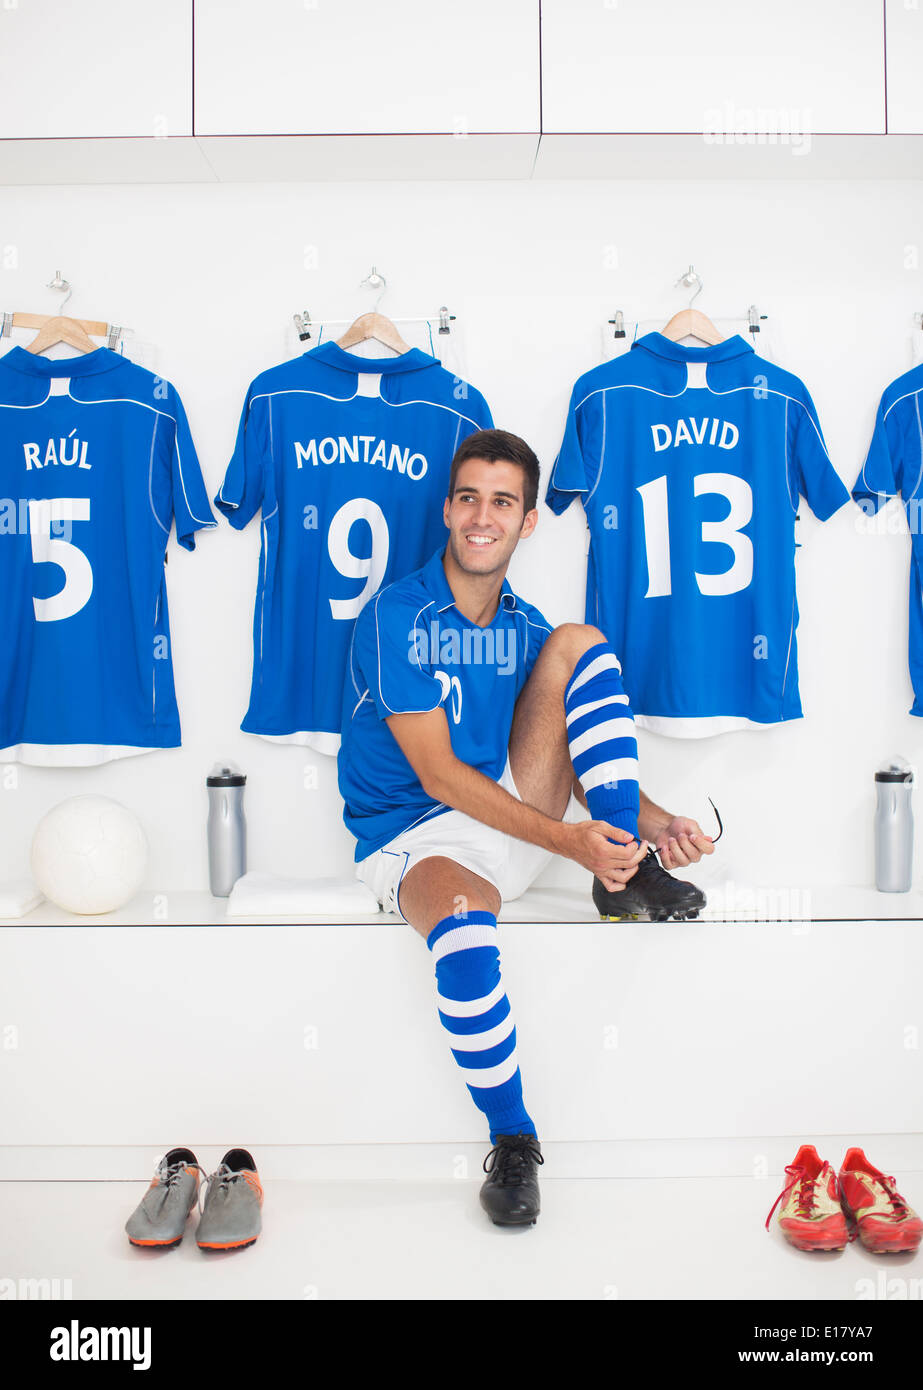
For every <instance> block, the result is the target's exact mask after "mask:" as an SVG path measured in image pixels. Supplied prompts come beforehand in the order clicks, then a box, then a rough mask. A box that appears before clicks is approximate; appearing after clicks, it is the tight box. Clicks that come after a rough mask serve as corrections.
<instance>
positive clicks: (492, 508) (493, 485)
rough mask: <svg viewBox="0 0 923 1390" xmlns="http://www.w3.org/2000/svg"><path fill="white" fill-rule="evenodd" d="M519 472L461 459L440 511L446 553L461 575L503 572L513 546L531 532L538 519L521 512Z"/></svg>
mask: <svg viewBox="0 0 923 1390" xmlns="http://www.w3.org/2000/svg"><path fill="white" fill-rule="evenodd" d="M524 480H525V479H524V475H523V470H522V469H521V468H520V467H518V465H517V464H515V463H507V462H506V461H505V460H503V459H498V460H497V462H496V463H488V462H487V461H486V459H479V458H471V459H466V460H465V462H464V463H463V464H462V465H461V466H460V468H459V470H458V474H457V476H456V479H455V494H454V496H453V497H452V498H451V500H450V499H449V498H446V501H445V506H444V508H443V517H444V519H445V524H446V526H447V527H448V528H449V541H448V544H449V547H450V549H451V552H452V557H453V559H454V560H455V563H456V564H457V565H458V567H459V569H462V570H464V571H465V572H466V573H467V574H494V573H495V572H496V571H497V570H505V569H506V566H507V565H508V564H509V560H510V556H511V555H512V553H513V551H514V550H515V549H516V545H517V543H518V542H519V540H520V539H521V538H523V537H524V536H530V535H531V534H532V532H533V531H534V530H535V525H536V522H537V521H538V513H537V512H536V511H535V510H534V509H533V510H532V511H530V512H525V511H524V502H523V495H522V489H523V482H524Z"/></svg>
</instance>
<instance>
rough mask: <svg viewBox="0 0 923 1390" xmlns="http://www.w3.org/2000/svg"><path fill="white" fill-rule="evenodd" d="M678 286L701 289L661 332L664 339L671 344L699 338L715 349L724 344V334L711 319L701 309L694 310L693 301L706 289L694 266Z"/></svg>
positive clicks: (679, 281) (681, 277) (679, 280)
mask: <svg viewBox="0 0 923 1390" xmlns="http://www.w3.org/2000/svg"><path fill="white" fill-rule="evenodd" d="M676 283H677V285H686V286H687V287H688V286H690V285H694V284H696V283H698V286H699V288H698V289H697V290H696V292H695V294H694V295H693V296H692V299H690V301H689V304H688V306H687V307H686V308H685V309H680V311H679V313H678V314H674V315H673V317H672V318H671V319H670V320H669V321H668V322H667V324H666V326H665V327H664V328H662V329H661V330H660V331H661V333H662V335H663V336H664V338H669V339H670V340H671V342H674V343H678V342H681V341H682V339H683V338H698V339H699V341H700V342H702V343H707V344H708V345H709V346H711V347H714V346H715V344H716V343H723V342H724V334H723V333H719V332H718V330H717V328H716V327H715V325H714V324H713V323H712V321H711V319H710V318H708V317H706V315H705V314H703V313H702V312H701V310H700V309H693V307H692V303H693V300H695V299H696V298H697V296H698V295H700V294H701V293H702V290H703V289H704V288H705V287H704V285H703V284H702V281H701V279H700V277H699V275H698V274H697V273H696V271H695V270H694V269H693V267H692V266H690V267H689V269H688V270H687V271H686V274H685V275H682V276H680V278H679V279H678V280H677V282H676Z"/></svg>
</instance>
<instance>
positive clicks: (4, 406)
mask: <svg viewBox="0 0 923 1390" xmlns="http://www.w3.org/2000/svg"><path fill="white" fill-rule="evenodd" d="M50 380H51V379H50V378H49V386H48V395H47V396H46V397H45V399H44V400H43V401H35V402H34V403H33V404H32V405H14V404H13V402H12V401H0V410H39V409H40V408H41V407H42V406H43V405H47V404H48V402H49V401H50V400H51V385H50ZM75 399H76V398H75Z"/></svg>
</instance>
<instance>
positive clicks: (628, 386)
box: [560, 380, 912, 492]
mask: <svg viewBox="0 0 923 1390" xmlns="http://www.w3.org/2000/svg"><path fill="white" fill-rule="evenodd" d="M697 389H699V390H703V389H704V390H706V391H708V393H709V395H712V396H733V395H735V394H736V392H738V391H756V390H760V391H763V392H764V393H765V394H766V395H768V396H781V397H782V399H783V400H785V401H792V402H793V403H794V404H795V405H800V406H801V409H802V410H803V411H804V413H805V415H807V417H808V419H809V420H810V421H811V424H812V425H813V426H814V432H815V434H816V435H817V438H818V442H819V443H820V447H821V448H822V449H823V451H824V457H825V458H826V460H827V462H828V463H830V462H831V459H830V455H829V454H828V453H827V446H826V444H825V443H824V437H823V435H822V434H821V432H820V430H819V429H818V427H817V425H816V424H815V421H814V417H813V415H812V414H811V412H810V411H809V410H808V408H807V406H806V405H805V403H804V401H799V399H798V397H797V396H790V395H789V394H788V392H787V391H776V390H775V389H774V388H773V387H771V386H760V387H758V388H757V387H756V386H732V387H730V388H729V389H728V390H727V391H716V390H715V389H714V387H713V386H709V385H708V384H707V383H706V385H705V387H704V388H702V387H699V388H697ZM688 390H689V382H688V380H687V382H686V385H685V386H684V387H683V389H682V391H677V392H675V393H674V394H672V395H671V394H669V392H667V391H655V390H654V388H653V387H652V386H639V385H638V384H637V382H634V381H626V382H624V383H621V382H620V383H618V384H616V385H614V386H599V387H597V388H596V390H595V391H589V392H587V394H586V395H585V396H584V398H583V400H582V401H579V402H578V404H577V405H575V406H574V414H576V413H577V411H578V410H580V408H581V407H582V406H584V405H586V403H587V401H588V400H590V398H591V397H593V396H600V395H604V394H605V392H607V391H646V392H647V393H648V395H650V396H659V397H660V398H661V400H664V401H676V400H679V397H680V396H683V395H685V393H686V392H687V391H688ZM908 394H912V392H908ZM902 399H903V397H902ZM896 404H897V402H896V401H895V405H896ZM601 471H602V470H600V472H601ZM560 490H561V492H581V491H582V489H581V488H566V487H565V488H561V489H560ZM594 490H595V489H594Z"/></svg>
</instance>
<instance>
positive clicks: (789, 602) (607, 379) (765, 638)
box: [545, 333, 849, 738]
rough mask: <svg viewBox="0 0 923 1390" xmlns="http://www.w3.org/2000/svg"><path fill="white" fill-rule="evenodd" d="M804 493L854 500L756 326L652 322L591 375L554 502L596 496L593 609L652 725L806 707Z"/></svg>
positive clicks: (824, 508)
mask: <svg viewBox="0 0 923 1390" xmlns="http://www.w3.org/2000/svg"><path fill="white" fill-rule="evenodd" d="M799 495H801V496H804V497H805V498H807V501H808V503H809V504H810V506H811V509H812V511H813V512H814V513H815V514H816V515H817V516H818V517H820V518H821V520H826V519H827V518H828V517H829V516H831V515H832V514H833V513H834V512H835V511H836V510H837V509H838V508H839V507H841V506H842V505H843V503H844V502H846V501H848V500H849V494H848V492H847V491H846V488H845V487H844V485H843V483H842V482H841V481H840V479H839V477H838V476H837V474H836V472H835V471H834V469H833V466H832V464H831V463H830V460H829V458H828V456H827V450H826V447H825V445H824V440H823V436H822V434H821V430H820V425H819V424H818V421H817V415H816V413H815V410H814V405H813V402H812V401H811V398H810V396H809V395H808V392H807V390H806V388H805V386H804V385H803V384H802V382H800V381H799V380H798V378H797V377H794V376H792V375H790V374H789V373H788V372H784V371H782V370H781V369H780V368H779V367H777V366H775V365H774V364H773V363H771V362H768V361H766V360H765V359H763V358H761V357H757V356H756V354H755V353H754V351H753V349H752V347H751V346H750V344H749V343H746V342H744V341H743V339H742V338H740V337H738V336H735V337H732V338H729V339H727V341H725V342H722V343H718V344H717V345H716V346H714V347H703V348H696V347H685V346H683V345H682V344H679V343H674V342H672V341H670V339H668V338H665V337H664V336H663V335H662V334H660V333H649V334H647V336H646V337H643V338H640V339H639V340H638V341H637V342H635V343H634V344H633V345H632V349H631V351H630V352H628V353H626V354H625V355H624V356H622V357H618V358H616V359H615V360H614V361H612V362H607V363H605V364H604V365H602V366H600V367H597V368H595V369H594V370H593V371H590V372H587V374H586V375H585V376H583V377H581V378H580V380H579V381H578V382H577V385H576V386H575V387H574V391H573V394H572V396H571V401H570V409H569V412H568V416H567V427H566V432H565V435H564V442H563V444H562V445H561V450H560V453H559V454H558V457H557V459H556V461H555V464H554V467H553V469H552V471H551V477H550V480H549V484H548V490H547V494H546V499H545V500H546V501H547V503H548V505H549V506H550V507H551V509H552V511H554V512H556V513H560V512H563V511H564V510H565V508H566V507H567V506H568V505H569V504H570V503H571V502H572V501H573V500H574V498H575V497H580V498H581V499H582V501H583V505H584V508H585V511H586V517H587V524H588V526H589V531H590V550H589V558H588V562H587V593H586V621H587V622H588V623H594V624H595V625H596V626H597V627H600V628H601V629H602V630H603V632H604V633H605V634H606V636H607V638H608V639H609V641H610V642H611V643H612V644H613V646H614V648H615V650H616V652H617V653H618V657H619V660H620V661H621V664H622V675H623V680H624V682H625V689H626V691H627V692H628V694H629V697H630V699H631V707H632V710H633V711H634V713H635V719H636V722H637V723H638V724H640V725H641V726H642V727H645V728H649V729H654V730H656V731H658V732H660V733H665V734H673V735H677V736H679V737H686V738H696V737H701V736H703V735H705V734H714V733H724V732H726V731H728V730H731V729H740V728H747V727H753V726H765V725H769V724H775V723H778V722H779V721H780V720H784V719H797V718H798V717H799V716H800V715H801V700H800V697H799V693H798V662H797V654H796V646H795V628H796V626H797V624H798V605H797V601H796V597H795V527H794V522H795V520H796V516H797V511H798V503H799Z"/></svg>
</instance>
